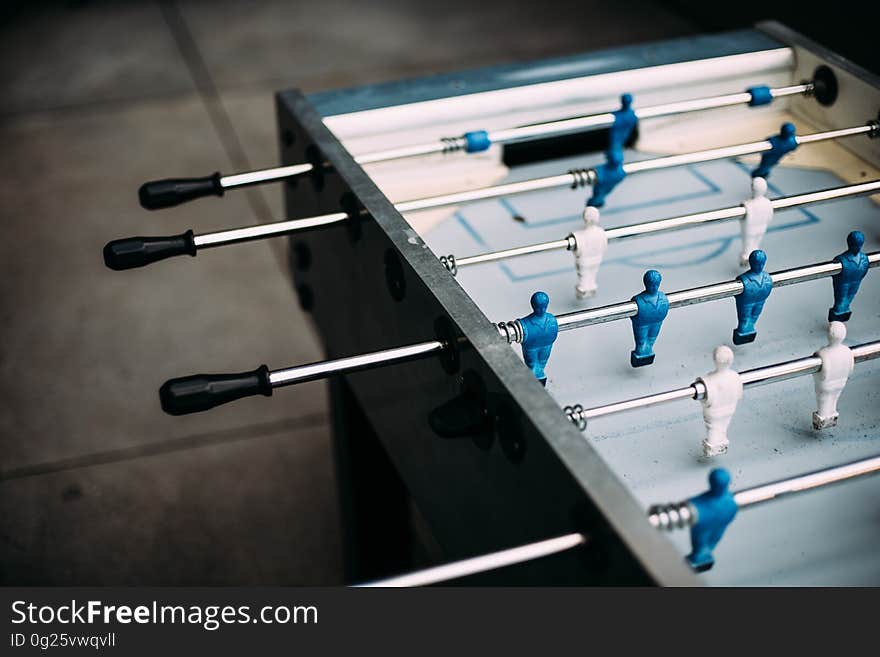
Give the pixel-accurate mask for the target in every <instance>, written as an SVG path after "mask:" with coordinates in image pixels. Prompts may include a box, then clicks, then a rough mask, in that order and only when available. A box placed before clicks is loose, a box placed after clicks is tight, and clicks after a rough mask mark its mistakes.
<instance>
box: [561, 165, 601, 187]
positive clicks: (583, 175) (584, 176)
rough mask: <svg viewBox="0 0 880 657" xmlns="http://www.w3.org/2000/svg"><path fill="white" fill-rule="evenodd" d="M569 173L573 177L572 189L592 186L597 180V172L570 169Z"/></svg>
mask: <svg viewBox="0 0 880 657" xmlns="http://www.w3.org/2000/svg"><path fill="white" fill-rule="evenodd" d="M568 173H569V174H570V175H571V177H572V183H571V188H572V189H577V188H578V187H587V186H588V185H592V184H593V182H594V181H595V178H596V172H595V171H593V170H592V169H569V171H568Z"/></svg>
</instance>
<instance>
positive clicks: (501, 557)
mask: <svg viewBox="0 0 880 657" xmlns="http://www.w3.org/2000/svg"><path fill="white" fill-rule="evenodd" d="M588 540H589V539H588V538H587V536H585V535H584V534H581V533H573V534H566V535H565V536H558V537H556V538H549V539H546V540H543V541H537V542H535V543H529V544H528V545H521V546H519V547H515V548H510V549H508V550H500V551H498V552H492V553H490V554H484V555H481V556H479V557H472V558H470V559H463V560H461V561H454V562H452V563H448V564H444V565H442V566H435V567H433V568H427V569H425V570H419V571H416V572H413V573H407V574H405V575H398V576H396V577H389V578H387V579H380V580H376V581H374V582H368V583H366V584H359V585H357V586H358V587H359V588H376V587H401V586H427V585H429V584H437V583H439V582H446V581H449V580H453V579H458V578H460V577H466V576H467V575H474V574H476V573H484V572H487V571H490V570H496V569H498V568H504V567H506V566H512V565H514V564H518V563H523V562H524V561H532V560H534V559H541V558H542V557H547V556H550V555H551V554H557V553H559V552H565V551H566V550H571V549H572V548H576V547H578V546H580V545H584V544H586V543H587V541H588Z"/></svg>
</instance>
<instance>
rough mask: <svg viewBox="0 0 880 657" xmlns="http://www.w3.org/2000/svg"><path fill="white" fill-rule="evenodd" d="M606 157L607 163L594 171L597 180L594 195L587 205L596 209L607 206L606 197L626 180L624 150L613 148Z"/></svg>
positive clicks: (594, 183)
mask: <svg viewBox="0 0 880 657" xmlns="http://www.w3.org/2000/svg"><path fill="white" fill-rule="evenodd" d="M605 157H606V158H607V161H606V162H604V163H603V164H600V165H599V166H597V167H596V168H595V169H594V171H595V172H596V180H595V181H593V195H592V196H590V198H589V200H588V201H587V205H588V206H589V205H591V206H593V207H594V208H601V207H602V206H603V205H605V197H606V196H608V194H610V193H611V190H613V189H614V188H615V187H617V184H618V183H619V182H620V181H621V180H623V179H624V178H626V171H624V170H623V149H619V148H611V149H609V150H608V151H607V152H606V153H605Z"/></svg>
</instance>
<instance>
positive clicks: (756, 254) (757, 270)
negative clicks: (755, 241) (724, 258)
mask: <svg viewBox="0 0 880 657" xmlns="http://www.w3.org/2000/svg"><path fill="white" fill-rule="evenodd" d="M766 263H767V254H766V253H764V252H763V251H762V250H761V249H755V250H754V251H752V252H751V253H750V254H749V271H747V272H746V273H745V274H740V275H739V276H737V277H736V280H738V281H740V282H741V283H742V285H743V291H742V292H740V293H739V294H737V295H736V297H734V299H735V300H736V319H737V327H736V328H735V329H733V344H746V343H748V342H754V341H755V338H756V337H757V335H758V332H757V331H756V330H755V322H757V321H758V317H760V316H761V311H762V310H764V302H765V301H766V300H767V297H769V296H770V293H771V292H772V291H773V279H772V278H771V277H770V274H768V273H767V272H765V271H764V265H765V264H766Z"/></svg>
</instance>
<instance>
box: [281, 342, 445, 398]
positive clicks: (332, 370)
mask: <svg viewBox="0 0 880 657" xmlns="http://www.w3.org/2000/svg"><path fill="white" fill-rule="evenodd" d="M445 348H446V345H444V343H442V342H440V341H439V340H432V341H430V342H420V343H418V344H413V345H407V346H405V347H396V348H394V349H384V350H382V351H374V352H372V353H369V354H361V355H359V356H349V357H347V358H337V359H336V360H325V361H320V362H317V363H311V364H309V365H299V366H297V367H288V368H286V369H283V370H273V371H272V372H269V383H270V384H271V385H272V388H280V387H282V386H289V385H293V384H295V383H303V382H305V381H314V380H316V379H323V378H326V377H328V376H333V375H334V374H347V373H349V372H357V371H360V370H367V369H371V368H373V367H379V366H382V365H388V364H390V363H399V362H402V361H406V360H415V359H418V358H422V357H424V356H428V355H430V354H433V353H436V352H438V351H443V350H444V349H445Z"/></svg>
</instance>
